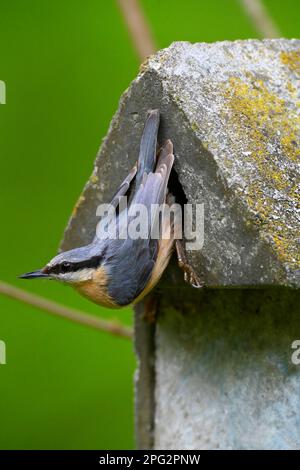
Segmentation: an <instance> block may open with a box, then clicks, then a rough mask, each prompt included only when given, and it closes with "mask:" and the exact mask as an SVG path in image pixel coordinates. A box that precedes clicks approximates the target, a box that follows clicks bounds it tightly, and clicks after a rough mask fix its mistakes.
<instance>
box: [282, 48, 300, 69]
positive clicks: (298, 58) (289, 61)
mask: <svg viewBox="0 0 300 470" xmlns="http://www.w3.org/2000/svg"><path fill="white" fill-rule="evenodd" d="M280 60H281V63H282V64H284V65H287V66H288V68H289V69H290V70H291V71H292V72H295V73H297V74H298V75H300V51H292V52H281V54H280Z"/></svg>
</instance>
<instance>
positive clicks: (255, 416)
mask: <svg viewBox="0 0 300 470" xmlns="http://www.w3.org/2000/svg"><path fill="white" fill-rule="evenodd" d="M299 305H300V292H299V291H297V290H294V291H290V290H289V289H285V288H278V289H276V288H274V289H261V290H256V291H253V290H248V289H241V290H238V289H233V290H225V289H221V290H214V289H212V290H210V289H208V290H206V291H202V293H201V294H198V295H197V299H195V298H189V295H188V293H187V292H182V294H181V298H180V296H178V297H177V299H176V300H175V301H173V303H172V306H171V307H170V299H169V298H165V297H163V298H162V302H161V306H160V311H159V320H158V326H157V332H156V350H155V354H156V377H155V378H156V385H155V403H156V407H155V427H154V429H155V433H154V436H155V442H154V447H155V448H157V449H178V448H179V449H300V414H299V409H300V393H299V390H300V366H299V365H298V366H297V365H293V364H292V362H291V355H292V353H293V350H292V349H291V345H292V342H293V341H294V340H295V339H299V337H300V334H299V333H300V315H299V313H300V312H299Z"/></svg>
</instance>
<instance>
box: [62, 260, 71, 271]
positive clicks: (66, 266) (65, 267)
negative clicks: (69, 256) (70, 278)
mask: <svg viewBox="0 0 300 470" xmlns="http://www.w3.org/2000/svg"><path fill="white" fill-rule="evenodd" d="M61 267H62V270H63V271H68V270H69V269H70V267H71V263H69V262H68V261H64V262H63V263H62V265H61Z"/></svg>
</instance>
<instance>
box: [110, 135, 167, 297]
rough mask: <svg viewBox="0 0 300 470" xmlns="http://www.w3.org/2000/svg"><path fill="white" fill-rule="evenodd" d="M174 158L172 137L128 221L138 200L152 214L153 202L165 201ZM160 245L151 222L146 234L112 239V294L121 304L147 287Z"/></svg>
mask: <svg viewBox="0 0 300 470" xmlns="http://www.w3.org/2000/svg"><path fill="white" fill-rule="evenodd" d="M173 162H174V155H173V145H172V143H171V141H167V142H166V144H165V145H164V146H163V148H162V149H161V151H160V152H159V155H158V158H157V165H156V169H155V172H154V173H153V172H150V173H146V172H145V173H144V177H143V180H142V182H141V184H140V187H139V188H137V191H136V194H135V195H134V198H133V200H132V203H131V205H130V207H129V212H128V220H127V222H128V224H130V222H131V220H133V218H134V215H133V213H134V211H133V210H132V208H133V205H134V204H143V205H144V206H145V207H146V209H147V211H148V214H150V211H151V206H152V204H162V203H164V202H165V197H166V193H167V184H168V179H169V175H170V172H171V169H172V166H173ZM157 248H158V240H157V239H153V238H151V225H150V224H149V231H148V236H147V237H146V238H138V239H132V238H130V237H127V238H126V239H125V240H112V241H111V242H110V244H109V248H108V252H107V267H108V274H109V277H110V282H109V294H110V295H111V296H112V297H113V298H114V299H115V300H116V301H117V302H118V303H119V305H127V304H129V303H131V302H133V300H134V299H135V298H136V297H137V296H138V295H139V294H140V293H141V292H142V291H143V290H144V288H145V286H146V284H147V282H148V280H149V278H150V276H151V273H152V270H153V267H154V265H155V261H156V257H157Z"/></svg>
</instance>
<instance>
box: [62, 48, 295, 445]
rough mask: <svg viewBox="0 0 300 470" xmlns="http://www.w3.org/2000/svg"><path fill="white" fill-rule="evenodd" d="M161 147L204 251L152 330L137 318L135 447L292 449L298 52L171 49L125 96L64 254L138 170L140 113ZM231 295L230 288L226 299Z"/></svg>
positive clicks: (165, 299) (166, 282)
mask: <svg viewBox="0 0 300 470" xmlns="http://www.w3.org/2000/svg"><path fill="white" fill-rule="evenodd" d="M154 108H159V109H160V111H161V116H162V119H161V128H160V134H159V138H160V141H161V142H162V141H163V140H165V139H167V138H170V139H171V140H172V141H173V143H174V149H175V155H176V160H175V170H176V172H177V174H178V177H179V181H180V183H181V185H182V188H183V190H184V193H185V196H186V198H187V201H188V202H190V203H197V202H201V203H203V204H204V215H205V222H204V246H203V249H202V250H201V252H190V253H189V261H190V263H191V264H192V266H193V267H194V269H195V270H196V271H197V272H198V273H203V274H204V279H205V283H206V286H207V288H205V289H203V290H201V291H199V290H193V289H192V288H190V287H188V286H186V285H185V284H184V282H183V280H182V276H181V273H178V271H177V269H176V266H175V263H174V264H171V266H170V267H169V269H168V271H167V273H166V275H165V276H164V279H163V280H162V282H161V284H160V286H159V288H158V291H157V294H156V293H154V296H155V298H156V297H157V298H158V302H156V317H157V318H156V322H155V323H152V324H149V323H148V322H147V321H146V320H144V319H143V310H145V309H147V308H148V307H147V306H145V305H146V304H143V305H140V306H139V307H138V309H137V310H138V313H137V315H136V343H137V351H138V357H139V370H138V374H137V392H136V393H137V398H136V422H137V437H138V445H139V446H140V447H148V448H149V447H157V448H186V449H197V448H246V449H247V448H249V449H254V448H300V424H299V418H298V416H299V411H298V410H299V409H300V395H299V393H298V390H299V386H300V366H297V365H295V364H293V362H292V361H291V354H292V352H293V351H292V349H291V344H292V342H293V341H294V340H296V339H297V335H298V337H300V316H299V313H300V312H299V291H298V290H297V287H299V283H300V276H299V272H300V269H299V268H300V253H299V251H300V250H299V238H300V233H299V157H300V41H297V40H285V39H276V40H265V41H257V40H249V41H236V42H227V41H226V42H220V43H214V44H204V43H203V44H202V43H200V44H190V43H187V42H180V43H174V44H172V45H171V46H170V47H169V48H168V49H164V50H162V51H160V52H158V53H157V54H156V55H154V56H151V57H150V58H149V59H148V60H147V61H146V62H145V63H144V64H143V65H142V67H141V70H140V73H139V75H138V76H137V78H136V79H135V80H134V81H133V82H132V84H131V85H130V87H129V88H128V90H126V91H125V93H124V94H123V96H122V98H121V100H120V105H119V109H118V111H117V113H116V114H115V116H114V118H113V120H112V122H111V125H110V128H109V131H108V133H107V136H106V138H105V139H104V141H103V144H102V146H101V148H100V151H99V154H98V156H97V159H96V162H95V167H94V171H93V174H92V176H91V178H90V179H89V181H88V183H87V185H86V187H85V188H84V191H83V193H82V195H81V197H80V199H79V202H78V204H77V206H76V208H75V210H74V213H73V215H72V217H71V220H70V222H69V224H68V227H67V229H66V232H65V237H64V240H63V242H62V248H63V249H70V248H73V247H75V246H79V245H81V244H85V243H87V242H89V241H91V240H92V238H93V236H94V232H95V227H96V223H97V217H96V208H97V206H98V204H100V203H101V202H109V201H110V199H111V196H112V195H113V193H114V191H115V189H116V188H117V186H118V185H119V184H120V182H121V181H122V179H123V178H124V177H125V176H126V174H127V173H128V172H129V170H130V168H131V167H132V166H133V164H134V163H135V161H136V159H137V155H138V148H139V140H140V136H141V132H142V128H143V124H144V121H145V116H146V113H147V110H148V109H154ZM228 288H230V289H228Z"/></svg>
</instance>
